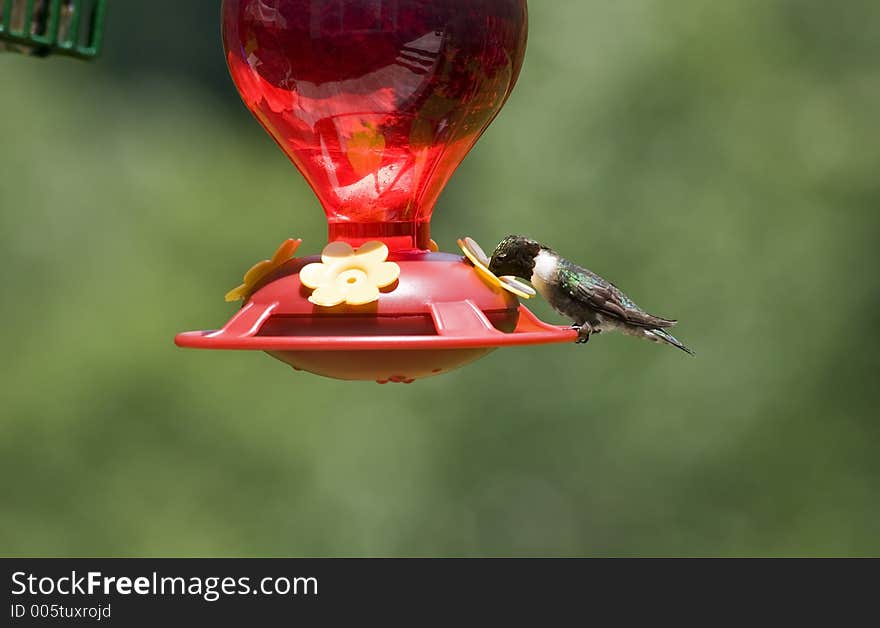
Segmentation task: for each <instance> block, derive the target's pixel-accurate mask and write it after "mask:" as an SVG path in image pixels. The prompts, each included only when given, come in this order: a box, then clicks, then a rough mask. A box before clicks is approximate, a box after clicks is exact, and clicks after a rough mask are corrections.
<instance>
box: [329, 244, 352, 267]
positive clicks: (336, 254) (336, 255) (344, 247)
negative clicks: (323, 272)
mask: <svg viewBox="0 0 880 628" xmlns="http://www.w3.org/2000/svg"><path fill="white" fill-rule="evenodd" d="M352 255H354V249H352V248H351V245H349V244H348V242H331V243H330V244H328V245H327V246H325V247H324V250H323V251H321V261H322V262H324V263H325V264H332V263H333V262H338V261H339V260H342V259H345V258H346V257H351V256H352Z"/></svg>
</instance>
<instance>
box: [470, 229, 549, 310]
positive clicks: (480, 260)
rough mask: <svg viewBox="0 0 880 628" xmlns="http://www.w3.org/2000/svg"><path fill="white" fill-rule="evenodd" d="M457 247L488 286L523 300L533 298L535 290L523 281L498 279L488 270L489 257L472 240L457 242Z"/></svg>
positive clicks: (505, 277)
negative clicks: (505, 291) (495, 287)
mask: <svg viewBox="0 0 880 628" xmlns="http://www.w3.org/2000/svg"><path fill="white" fill-rule="evenodd" d="M458 247H459V248H460V249H461V250H462V252H463V253H464V255H465V257H467V258H468V259H469V260H470V261H471V263H472V264H473V265H474V268H475V269H476V271H477V274H478V275H480V277H481V278H482V279H483V280H484V281H485V282H486V283H488V284H489V285H490V286H497V287H498V288H502V289H503V290H507V291H508V292H511V293H513V294H515V295H516V296H518V297H521V298H523V299H531V298H532V297H533V296H535V294H536V292H535V289H534V288H532V287H531V286H530V285H528V284H527V283H525V282H524V281H520V280H519V279H518V278H516V277H509V276H506V275H505V276H504V277H498V276H497V275H495V273H493V272H492V271H491V270H489V262H490V260H489V256H488V255H486V253H485V252H484V251H483V249H482V248H480V245H479V244H477V243H476V242H474V240H473V239H471V238H463V239H460V240H459V241H458Z"/></svg>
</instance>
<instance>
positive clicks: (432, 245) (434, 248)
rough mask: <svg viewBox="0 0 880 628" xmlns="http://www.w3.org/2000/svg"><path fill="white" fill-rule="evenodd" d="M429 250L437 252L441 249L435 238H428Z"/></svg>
mask: <svg viewBox="0 0 880 628" xmlns="http://www.w3.org/2000/svg"><path fill="white" fill-rule="evenodd" d="M428 250H429V251H431V253H436V252H437V251H439V250H440V245H439V244H437V243H436V242H434V241H433V240H428Z"/></svg>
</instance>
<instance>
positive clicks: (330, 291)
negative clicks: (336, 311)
mask: <svg viewBox="0 0 880 628" xmlns="http://www.w3.org/2000/svg"><path fill="white" fill-rule="evenodd" d="M309 301H311V302H312V303H314V304H315V305H320V306H321V307H333V306H334V305H339V304H340V303H342V302H344V301H345V292H344V291H343V290H340V289H339V288H338V287H336V286H335V285H333V284H330V285H326V286H321V287H320V288H318V289H316V290H315V291H314V292H313V293H312V296H310V297H309Z"/></svg>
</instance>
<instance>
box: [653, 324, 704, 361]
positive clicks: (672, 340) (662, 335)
mask: <svg viewBox="0 0 880 628" xmlns="http://www.w3.org/2000/svg"><path fill="white" fill-rule="evenodd" d="M645 335H646V336H648V337H649V338H651V339H652V340H655V339H656V340H660V341H662V342H665V343H667V344H670V345H672V346H673V347H676V348H677V349H681V350H682V351H684V352H685V353H687V354H689V355H695V354H694V352H693V351H691V350H690V349H689V348H688V347H686V346H685V345H684V343H682V342H681V341H680V340H679V339H678V338H676V337H675V336H673V335H672V334H670V333H669V332H668V331H664V330H662V329H651V330H648V331H646V332H645Z"/></svg>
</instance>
